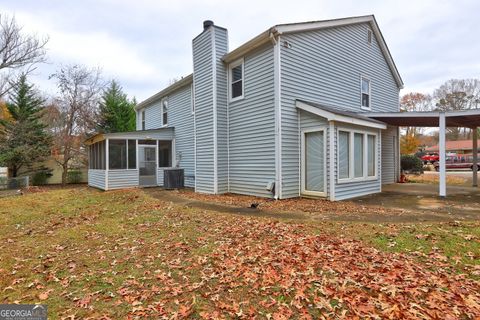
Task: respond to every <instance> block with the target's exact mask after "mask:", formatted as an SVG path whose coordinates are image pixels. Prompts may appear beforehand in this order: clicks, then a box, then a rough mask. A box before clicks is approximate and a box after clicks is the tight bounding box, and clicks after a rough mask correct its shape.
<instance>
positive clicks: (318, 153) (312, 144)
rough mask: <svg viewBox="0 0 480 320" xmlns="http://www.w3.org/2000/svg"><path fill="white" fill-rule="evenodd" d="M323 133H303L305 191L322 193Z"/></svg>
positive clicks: (323, 172) (323, 176)
mask: <svg viewBox="0 0 480 320" xmlns="http://www.w3.org/2000/svg"><path fill="white" fill-rule="evenodd" d="M324 156H325V155H324V138H323V131H318V132H309V133H305V190H308V191H317V192H324V189H325V171H324V159H325V158H324Z"/></svg>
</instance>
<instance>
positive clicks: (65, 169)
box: [62, 162, 68, 187]
mask: <svg viewBox="0 0 480 320" xmlns="http://www.w3.org/2000/svg"><path fill="white" fill-rule="evenodd" d="M67 178H68V162H65V163H64V164H63V165H62V187H65V186H66V185H67Z"/></svg>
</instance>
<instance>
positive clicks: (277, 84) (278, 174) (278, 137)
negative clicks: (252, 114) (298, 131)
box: [269, 28, 282, 199]
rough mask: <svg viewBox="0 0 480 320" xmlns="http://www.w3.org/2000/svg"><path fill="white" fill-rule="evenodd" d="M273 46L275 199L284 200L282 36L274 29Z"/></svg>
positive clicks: (271, 34) (272, 33) (270, 36)
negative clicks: (281, 90)
mask: <svg viewBox="0 0 480 320" xmlns="http://www.w3.org/2000/svg"><path fill="white" fill-rule="evenodd" d="M269 38H270V40H271V41H272V44H273V61H274V81H273V82H274V110H275V195H274V198H275V199H281V198H282V158H281V157H282V109H281V98H280V97H281V93H280V89H281V69H280V66H281V65H280V35H279V33H278V32H277V31H276V30H275V29H274V28H273V29H271V30H270V35H269Z"/></svg>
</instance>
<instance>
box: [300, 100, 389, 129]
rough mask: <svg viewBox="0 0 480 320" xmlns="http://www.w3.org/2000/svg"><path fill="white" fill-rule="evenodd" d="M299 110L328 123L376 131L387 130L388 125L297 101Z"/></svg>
mask: <svg viewBox="0 0 480 320" xmlns="http://www.w3.org/2000/svg"><path fill="white" fill-rule="evenodd" d="M296 106H297V108H299V109H302V110H304V111H307V112H310V113H313V114H315V115H317V116H320V117H322V118H325V119H327V121H336V122H342V123H348V124H353V125H357V126H363V127H369V128H375V129H383V130H384V129H386V128H387V125H386V124H384V123H378V122H376V121H368V120H363V119H357V118H353V117H348V116H344V115H340V114H335V113H333V112H329V111H326V110H322V109H319V108H316V107H313V106H311V105H308V104H306V103H303V102H301V101H297V103H296Z"/></svg>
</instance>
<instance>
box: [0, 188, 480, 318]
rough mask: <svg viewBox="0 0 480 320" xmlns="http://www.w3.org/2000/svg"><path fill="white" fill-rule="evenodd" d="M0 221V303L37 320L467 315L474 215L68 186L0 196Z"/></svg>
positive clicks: (475, 288) (474, 312)
mask: <svg viewBox="0 0 480 320" xmlns="http://www.w3.org/2000/svg"><path fill="white" fill-rule="evenodd" d="M0 225H1V226H2V228H1V229H0V290H1V291H0V303H14V302H18V303H39V302H41V303H46V304H47V305H48V307H49V316H50V318H51V319H57V318H66V317H70V318H88V317H90V318H95V319H98V318H102V317H103V318H105V319H109V318H110V319H120V318H127V317H129V318H144V317H147V316H151V317H152V318H162V317H165V318H188V317H190V318H206V319H217V318H252V317H257V318H258V319H262V318H267V319H268V318H272V319H288V318H302V317H303V318H306V319H308V318H345V319H352V318H353V319H354V318H370V317H372V318H392V319H398V318H441V319H462V318H464V319H473V318H475V317H480V284H479V282H478V278H476V277H475V274H474V272H475V271H476V270H477V269H475V268H476V267H475V265H478V259H479V256H478V255H479V246H478V243H479V242H478V237H479V226H478V224H466V223H462V224H461V225H450V224H438V225H432V224H430V225H420V224H418V225H412V224H409V225H372V224H346V223H334V222H325V223H319V224H312V223H308V224H299V223H292V222H285V221H274V220H271V219H263V218H252V217H241V216H234V215H227V214H222V213H219V212H207V211H201V210H197V209H192V208H186V207H180V206H177V205H175V204H173V203H169V202H162V201H159V200H156V199H153V198H151V197H149V196H147V195H146V194H145V193H143V192H142V191H141V190H128V191H116V192H106V193H104V192H99V191H95V190H89V189H74V190H54V191H49V192H46V193H38V194H29V195H26V196H21V197H13V198H4V199H0ZM417 236H418V237H417ZM462 239H463V240H462ZM417 241H418V243H417ZM432 241H435V242H434V243H433V244H432ZM435 245H436V246H437V247H436V248H437V249H433V247H434V246H435ZM415 246H418V247H419V248H418V250H412V248H415ZM462 246H463V247H462ZM459 247H462V248H461V249H459V250H455V248H459ZM467 252H471V254H470V255H469V256H466V257H464V253H465V254H466V253H467ZM457 255H458V256H459V258H458V259H457V258H455V259H454V257H456V256H457ZM456 261H458V262H456ZM456 263H458V264H459V265H461V267H460V268H459V267H457V266H456V265H455V264H456Z"/></svg>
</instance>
